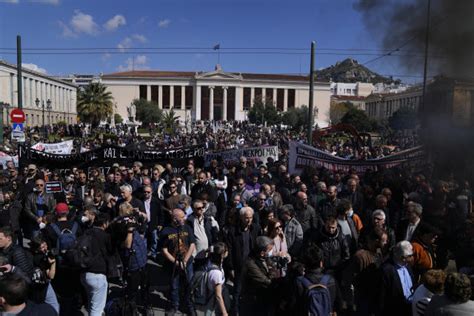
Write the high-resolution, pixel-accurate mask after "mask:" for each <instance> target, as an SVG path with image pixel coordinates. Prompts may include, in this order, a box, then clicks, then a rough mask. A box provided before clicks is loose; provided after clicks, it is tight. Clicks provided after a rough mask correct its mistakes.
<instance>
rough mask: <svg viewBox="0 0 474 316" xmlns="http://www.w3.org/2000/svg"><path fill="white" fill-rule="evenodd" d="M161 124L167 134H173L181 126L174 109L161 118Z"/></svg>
mask: <svg viewBox="0 0 474 316" xmlns="http://www.w3.org/2000/svg"><path fill="white" fill-rule="evenodd" d="M161 123H162V124H163V127H164V128H165V131H166V132H167V133H170V134H173V133H174V131H175V130H176V127H177V126H178V124H179V115H176V113H175V112H174V110H173V109H171V110H169V111H166V112H165V113H164V114H163V116H162V118H161Z"/></svg>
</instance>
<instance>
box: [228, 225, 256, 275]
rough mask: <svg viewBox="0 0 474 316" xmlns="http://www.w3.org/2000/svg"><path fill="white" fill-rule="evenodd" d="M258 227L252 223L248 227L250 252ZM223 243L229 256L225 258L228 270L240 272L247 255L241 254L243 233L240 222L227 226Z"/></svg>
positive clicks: (250, 251)
mask: <svg viewBox="0 0 474 316" xmlns="http://www.w3.org/2000/svg"><path fill="white" fill-rule="evenodd" d="M259 230H260V229H259V227H258V226H257V225H256V224H255V223H252V225H251V226H250V229H249V233H250V234H249V236H250V242H249V247H250V249H249V253H252V250H253V246H254V244H255V241H256V239H257V237H258V232H259ZM224 239H225V243H226V244H227V247H229V256H228V257H227V259H226V265H227V267H228V268H229V269H230V270H235V271H237V272H240V270H241V269H242V267H243V266H244V263H245V261H246V260H247V258H248V257H244V255H243V251H244V249H243V234H242V229H241V228H240V223H237V225H235V226H231V227H229V230H228V232H227V234H225V236H224Z"/></svg>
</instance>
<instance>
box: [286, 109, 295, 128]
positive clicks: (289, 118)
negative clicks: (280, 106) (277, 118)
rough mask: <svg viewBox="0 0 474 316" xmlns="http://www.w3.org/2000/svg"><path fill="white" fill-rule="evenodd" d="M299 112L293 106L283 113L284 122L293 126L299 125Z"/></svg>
mask: <svg viewBox="0 0 474 316" xmlns="http://www.w3.org/2000/svg"><path fill="white" fill-rule="evenodd" d="M298 119H299V116H298V112H297V111H296V109H295V108H291V109H289V110H288V111H286V112H285V113H283V115H282V123H283V124H284V125H288V126H290V127H291V128H295V127H296V126H298Z"/></svg>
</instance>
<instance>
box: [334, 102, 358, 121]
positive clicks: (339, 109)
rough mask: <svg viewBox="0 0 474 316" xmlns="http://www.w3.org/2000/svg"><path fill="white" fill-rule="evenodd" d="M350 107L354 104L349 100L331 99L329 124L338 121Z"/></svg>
mask: <svg viewBox="0 0 474 316" xmlns="http://www.w3.org/2000/svg"><path fill="white" fill-rule="evenodd" d="M352 108H354V105H353V104H352V103H351V102H335V101H331V105H330V106H329V119H330V120H331V124H338V123H340V122H341V119H342V117H343V116H344V115H345V114H346V113H347V111H349V110H350V109H352Z"/></svg>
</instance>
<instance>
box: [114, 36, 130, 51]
mask: <svg viewBox="0 0 474 316" xmlns="http://www.w3.org/2000/svg"><path fill="white" fill-rule="evenodd" d="M130 47H132V39H131V38H130V37H125V38H124V39H123V40H122V41H121V42H120V43H118V45H117V48H118V49H119V50H120V51H121V52H124V51H125V50H126V49H127V48H130Z"/></svg>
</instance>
